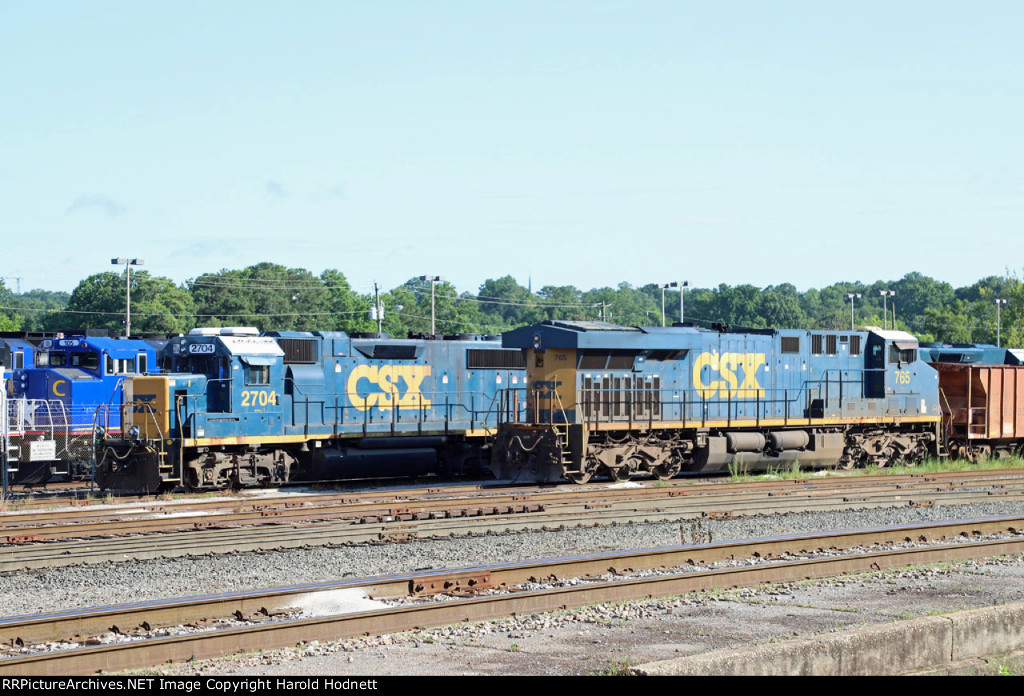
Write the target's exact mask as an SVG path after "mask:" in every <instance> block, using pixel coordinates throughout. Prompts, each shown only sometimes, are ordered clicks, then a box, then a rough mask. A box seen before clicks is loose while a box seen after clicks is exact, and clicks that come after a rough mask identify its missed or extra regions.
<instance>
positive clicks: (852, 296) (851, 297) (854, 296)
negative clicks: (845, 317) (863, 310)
mask: <svg viewBox="0 0 1024 696" xmlns="http://www.w3.org/2000/svg"><path fill="white" fill-rule="evenodd" d="M860 297H861V295H860V293H859V292H848V293H846V299H848V300H849V301H850V331H853V301H854V300H859V299H860Z"/></svg>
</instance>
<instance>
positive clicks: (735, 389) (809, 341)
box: [491, 322, 942, 482]
mask: <svg viewBox="0 0 1024 696" xmlns="http://www.w3.org/2000/svg"><path fill="white" fill-rule="evenodd" d="M502 344H503V345H504V346H505V347H506V348H514V349H519V350H522V351H524V355H525V360H526V369H527V384H528V385H529V387H528V388H527V389H518V390H508V391H505V392H504V393H503V394H502V402H503V403H504V404H510V403H512V404H516V403H525V407H526V408H525V417H515V418H510V419H508V420H507V421H506V422H504V423H502V424H501V426H500V430H499V433H498V436H497V439H496V441H495V444H494V451H493V459H492V464H491V468H492V470H493V471H494V473H495V475H496V476H497V477H498V478H500V479H504V480H520V481H526V480H528V481H557V480H560V479H569V480H572V481H577V482H582V481H585V480H587V479H589V478H590V477H591V476H594V475H602V476H604V475H607V476H610V477H611V478H613V479H617V480H624V479H627V478H629V477H631V476H634V475H638V474H648V475H654V476H657V477H659V478H668V477H671V476H674V475H676V474H677V473H679V472H680V471H691V472H713V471H721V470H727V469H729V468H733V467H739V468H741V469H743V470H767V469H772V468H775V469H778V468H781V467H786V468H789V467H792V466H800V467H805V468H818V467H836V466H838V467H852V466H855V465H860V464H865V463H877V464H883V465H884V464H885V463H888V462H889V461H894V460H897V459H899V460H903V461H910V462H913V461H915V460H920V459H921V458H923V457H925V456H926V455H928V454H936V453H938V452H939V450H940V441H941V440H940V435H941V433H940V425H941V419H942V415H941V412H940V397H939V382H938V373H937V372H936V370H935V369H934V368H932V367H931V366H930V365H929V364H927V363H926V362H923V361H922V360H921V359H920V357H919V355H918V343H917V339H916V338H914V337H913V336H911V335H910V334H907V333H904V332H900V331H881V330H866V331H814V330H812V331H806V330H802V331H797V330H763V331H747V332H743V333H730V332H727V331H724V330H723V331H708V330H701V329H696V328H691V327H670V328H637V327H631V328H630V327H622V326H615V325H611V324H605V323H598V322H545V323H543V324H540V325H536V326H529V327H524V328H521V329H517V330H515V331H511V332H509V333H507V334H505V335H504V337H503V343H502ZM512 411H513V412H517V413H518V412H519V411H518V410H516V409H512ZM506 412H508V411H506Z"/></svg>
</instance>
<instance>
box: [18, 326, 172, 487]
mask: <svg viewBox="0 0 1024 696" xmlns="http://www.w3.org/2000/svg"><path fill="white" fill-rule="evenodd" d="M165 343H166V339H165V338H152V339H128V338H110V337H108V336H94V335H84V334H80V335H58V336H57V337H54V338H50V339H45V340H43V341H42V342H40V343H39V345H38V346H37V347H36V351H35V355H34V360H33V362H32V363H31V364H24V365H23V366H22V367H21V368H20V369H15V370H14V371H13V372H12V373H11V375H10V378H9V382H8V395H9V397H10V399H11V403H12V406H13V407H19V406H18V402H23V403H24V407H19V408H22V409H23V410H25V411H26V412H25V413H24V414H22V416H23V429H22V431H21V432H20V433H19V435H18V437H16V438H14V442H13V445H14V447H13V449H14V456H13V457H12V458H11V461H10V462H9V467H8V471H9V474H10V478H9V480H10V482H12V483H43V482H46V481H47V480H49V479H50V478H52V477H54V476H61V477H69V478H83V477H87V476H89V475H91V465H92V458H93V432H94V429H95V427H96V424H97V423H98V422H99V419H100V418H101V416H102V418H103V420H104V421H105V422H106V423H107V427H108V428H109V429H111V430H113V431H115V432H119V431H120V428H121V421H120V404H121V402H122V400H123V385H124V381H125V379H126V378H130V377H131V376H133V375H136V374H142V373H147V372H149V373H157V372H159V371H160V366H159V364H158V361H159V351H160V349H161V348H162V347H163V345H164V344H165ZM99 411H103V412H104V413H103V414H99V413H98V412H99ZM41 443H47V444H49V443H52V444H51V445H50V446H49V447H48V448H42V447H38V445H39V444H41ZM35 452H40V453H41V454H33V453H35Z"/></svg>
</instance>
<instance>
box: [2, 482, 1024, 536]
mask: <svg viewBox="0 0 1024 696" xmlns="http://www.w3.org/2000/svg"><path fill="white" fill-rule="evenodd" d="M961 483H963V482H961ZM968 483H971V484H972V486H973V488H972V490H970V491H964V490H961V489H958V488H954V487H948V486H944V487H936V485H935V484H934V482H931V481H912V482H908V483H904V484H899V485H897V486H895V487H892V486H884V485H882V484H880V483H876V484H874V485H872V486H871V487H864V486H853V487H852V488H848V487H846V486H829V487H828V488H817V489H814V490H801V489H797V490H792V489H776V490H774V491H769V493H768V495H769V499H768V503H765V502H764V500H765V499H764V494H763V493H756V492H746V491H744V492H743V494H726V493H718V492H716V491H708V492H705V493H701V494H699V495H672V494H671V493H669V494H668V496H667V497H666V496H665V495H664V494H663V495H660V496H653V495H650V492H652V491H654V492H657V491H658V489H657V488H646V489H617V490H611V491H609V490H605V491H602V492H603V493H605V494H611V495H603V496H596V495H594V496H588V498H587V502H586V503H580V502H579V496H577V495H574V494H569V495H566V494H560V495H552V494H550V493H549V494H546V495H544V496H543V502H541V501H539V500H538V499H537V498H531V497H529V496H522V495H510V496H509V495H505V496H498V497H487V498H482V499H481V498H462V497H457V498H455V499H448V498H440V499H436V500H429V501H415V502H414V501H402V502H401V503H397V504H393V505H390V506H384V505H382V504H380V503H375V504H374V503H371V504H361V503H341V504H330V503H329V504H323V505H318V504H315V503H317V502H319V501H317V500H312V501H303V500H299V501H295V500H289V501H286V502H285V506H284V507H283V508H281V507H277V506H276V505H275V506H268V505H259V504H256V503H245V504H238V505H234V506H232V509H231V511H230V512H222V513H220V514H210V510H209V509H208V508H206V507H205V506H202V509H203V511H202V512H194V509H193V508H192V507H191V506H160V507H155V508H150V507H146V508H137V507H131V508H126V509H124V510H117V511H108V512H107V515H106V516H107V517H108V518H110V517H113V518H114V519H106V520H103V521H99V522H95V521H92V522H80V521H74V522H64V523H60V522H58V520H67V519H68V517H67V515H68V513H62V517H45V516H43V517H40V518H39V519H38V521H37V523H36V524H32V521H31V520H29V519H24V517H26V516H20V517H21V519H11V518H7V519H0V544H3V543H8V544H25V543H32V542H38V541H52V540H61V539H69V538H74V539H83V538H91V537H101V536H112V535H122V536H123V535H130V534H143V533H156V532H168V531H184V530H188V529H205V528H225V527H240V526H258V525H269V524H275V525H279V524H285V523H295V522H313V521H337V520H345V519H348V520H353V521H359V522H363V523H365V522H367V521H372V520H373V518H377V521H381V522H383V521H394V520H398V521H414V520H417V519H431V518H435V519H436V518H460V517H478V516H481V515H504V514H512V513H533V512H543V511H544V510H545V509H547V508H549V507H554V506H558V511H560V512H563V513H565V514H571V512H572V510H573V505H576V506H577V507H576V509H577V510H583V509H587V510H592V509H595V508H596V507H597V506H599V505H601V504H602V503H601V500H600V499H604V501H605V503H604V505H605V506H606V507H607V508H608V509H612V507H613V506H615V507H617V508H628V507H629V506H630V505H631V504H633V505H635V506H636V508H634V509H650V508H651V506H661V507H660V509H666V508H669V507H671V508H677V507H680V506H683V507H685V506H686V505H687V502H686V501H689V504H690V505H698V504H700V505H701V506H703V507H702V510H704V511H707V510H708V508H709V507H710V508H711V511H712V513H715V512H718V513H721V514H723V515H733V514H736V515H739V514H751V512H762V511H764V510H763V509H762V508H764V507H768V508H776V507H783V504H782V503H779V502H777V501H778V499H781V498H787V497H788V499H789V500H791V501H795V500H823V501H826V502H825V503H824V504H826V505H829V504H831V505H835V506H837V507H841V503H849V504H851V505H857V504H863V505H870V506H878V504H879V503H881V504H883V505H892V504H894V503H893V502H892V498H893V496H899V497H900V498H903V497H905V496H924V495H930V496H931V500H922V501H915V503H914V504H918V505H923V504H930V505H934V504H936V503H942V504H946V505H949V504H955V503H957V502H962V501H971V502H973V501H976V500H977V499H978V496H979V495H984V496H986V497H987V496H994V497H1000V498H1004V499H1006V500H1014V499H1016V500H1021V499H1024V480H1021V481H1020V486H1016V485H1013V486H1007V485H1001V486H998V487H996V488H994V489H989V490H983V492H981V491H979V490H978V489H979V488H980V484H977V483H975V482H973V481H968ZM740 490H741V491H742V490H743V489H740ZM716 493H717V494H716ZM831 498H837V499H838V500H837V501H836V502H832V503H829V502H828V501H829V500H830V499H831ZM698 501H699V503H698ZM481 503H484V504H481ZM460 504H461V505H462V507H459V505H460ZM895 504H899V502H897V503H895ZM808 505H810V504H808ZM714 506H718V508H720V509H718V510H716V509H715V507H714ZM197 507H199V506H197ZM796 507H797V508H800V506H796ZM243 508H244V510H243V511H239V510H240V509H243ZM812 509H822V508H821V506H820V505H818V506H816V507H813V508H812ZM193 512H194V514H190V513H193ZM552 512H554V510H552Z"/></svg>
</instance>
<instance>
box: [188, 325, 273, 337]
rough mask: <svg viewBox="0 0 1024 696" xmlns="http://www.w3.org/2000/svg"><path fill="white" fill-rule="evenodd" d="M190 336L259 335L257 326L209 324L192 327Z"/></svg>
mask: <svg viewBox="0 0 1024 696" xmlns="http://www.w3.org/2000/svg"><path fill="white" fill-rule="evenodd" d="M188 335H189V336H259V335H260V332H259V329H257V328H256V327H255V326H209V327H201V328H197V329H192V330H191V331H189V332H188Z"/></svg>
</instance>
